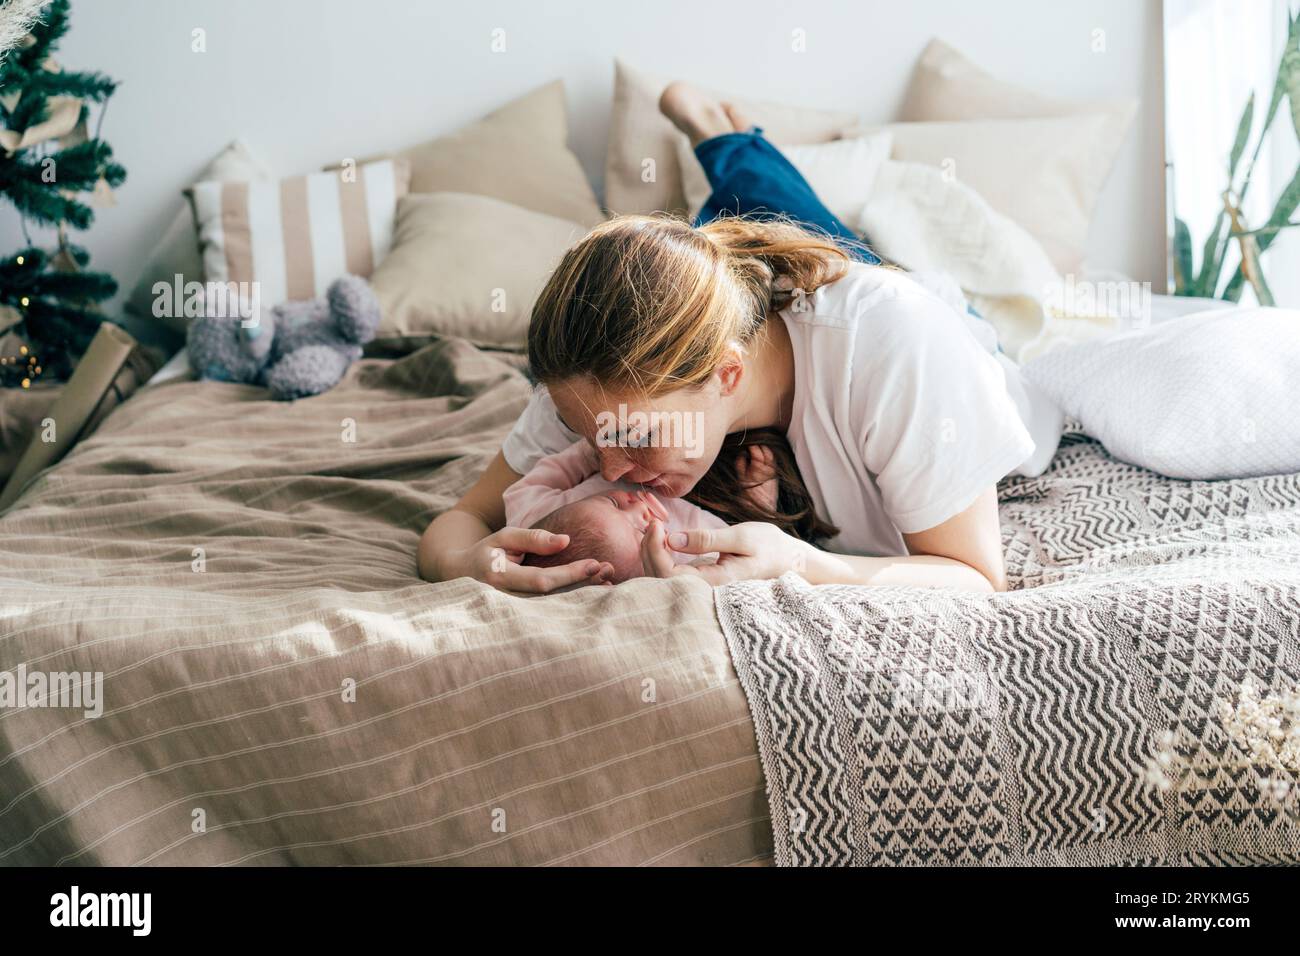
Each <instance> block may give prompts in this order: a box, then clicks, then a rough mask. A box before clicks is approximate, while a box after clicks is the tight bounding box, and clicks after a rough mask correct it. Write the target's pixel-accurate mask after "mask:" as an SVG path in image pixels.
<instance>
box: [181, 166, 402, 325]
mask: <svg viewBox="0 0 1300 956" xmlns="http://www.w3.org/2000/svg"><path fill="white" fill-rule="evenodd" d="M408 176H409V171H408V169H407V166H406V162H405V161H404V160H400V159H398V160H387V159H386V160H381V161H380V162H377V163H367V164H365V165H362V166H359V167H358V168H357V169H355V170H346V171H335V172H323V173H312V174H311V175H309V176H295V177H292V178H290V179H282V180H280V181H279V182H271V183H264V182H254V183H231V182H225V183H223V182H203V183H195V184H194V185H193V186H191V187H190V188H189V189H188V190H187V193H188V195H189V197H190V201H191V202H192V203H193V204H194V219H195V222H197V223H198V227H199V247H200V249H201V250H202V253H203V275H204V278H205V279H206V280H207V281H209V282H223V283H228V282H236V283H256V294H257V297H258V300H257V302H258V304H259V305H265V306H266V307H268V308H270V307H273V306H276V305H279V304H280V303H281V302H286V301H290V300H298V299H314V298H316V297H318V296H321V295H324V294H325V291H326V289H327V288H328V287H329V285H330V283H332V282H333V281H334V280H335V279H338V278H339V277H340V276H343V275H356V276H362V277H363V278H364V277H367V276H369V275H370V274H371V273H372V272H374V269H375V265H376V264H377V263H378V262H380V261H382V260H383V258H384V256H385V255H387V254H388V250H389V248H390V246H391V245H392V241H393V217H394V214H395V212H396V208H397V201H398V200H399V199H401V198H402V197H403V196H404V195H406V184H407V179H408Z"/></svg>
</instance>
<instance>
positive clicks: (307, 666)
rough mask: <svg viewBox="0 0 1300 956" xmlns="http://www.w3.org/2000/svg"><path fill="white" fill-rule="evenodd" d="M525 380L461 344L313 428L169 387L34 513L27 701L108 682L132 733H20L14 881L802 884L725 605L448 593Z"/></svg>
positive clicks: (11, 857) (364, 388) (276, 408)
mask: <svg viewBox="0 0 1300 956" xmlns="http://www.w3.org/2000/svg"><path fill="white" fill-rule="evenodd" d="M515 364H516V363H515V362H513V361H511V360H510V359H509V358H508V357H505V356H500V355H494V354H491V353H485V352H480V351H478V350H476V349H475V348H473V347H472V346H469V345H467V344H465V343H463V342H459V341H446V342H441V343H436V344H434V345H432V346H430V347H428V348H426V349H423V350H421V351H420V352H417V353H415V354H413V355H411V356H408V357H406V358H403V359H401V360H399V361H395V362H388V361H380V360H367V361H365V362H362V363H359V364H358V365H357V366H355V367H354V368H353V369H352V371H351V372H350V374H349V376H348V378H347V379H346V380H345V382H343V383H341V384H340V385H339V386H338V387H336V388H335V389H334V390H332V391H331V392H328V393H326V394H325V395H322V396H319V397H317V398H313V399H308V400H305V401H301V402H297V403H292V404H288V403H285V404H281V403H275V402H270V401H267V400H265V392H264V391H262V390H260V389H255V388H251V387H245V386H238V385H229V384H220V383H213V382H182V383H171V384H167V385H161V386H156V387H152V388H148V389H145V390H143V391H141V392H140V393H138V394H137V395H136V396H135V397H134V398H132V399H131V401H130V402H128V403H127V404H126V405H124V406H123V407H122V408H120V409H118V410H117V411H116V412H115V413H114V414H113V415H112V416H111V417H110V418H109V419H108V420H107V421H106V422H105V423H104V424H103V425H102V426H101V427H100V428H99V430H98V431H97V432H96V433H95V435H94V436H93V437H91V438H90V439H88V440H86V441H85V442H83V443H82V444H81V445H80V446H78V447H77V448H76V449H75V450H74V451H73V452H72V453H71V454H70V455H69V456H68V457H67V458H66V459H65V460H64V461H63V462H61V463H60V464H59V465H58V466H56V467H55V468H53V469H51V470H50V471H48V472H47V473H45V474H44V475H43V476H42V477H41V478H39V479H38V480H37V481H36V482H35V483H34V484H33V485H31V486H30V487H29V488H28V490H27V492H26V493H25V494H24V495H23V497H22V498H21V499H20V500H19V501H18V502H17V504H16V505H15V506H14V507H13V508H12V509H11V510H10V511H9V512H8V513H6V514H4V515H3V516H0V672H8V674H9V675H10V679H11V680H12V679H13V678H14V676H15V675H17V674H18V673H19V671H20V665H21V666H22V668H25V672H26V673H27V674H28V675H30V674H31V673H33V672H39V673H58V672H87V673H91V674H93V673H101V674H102V675H103V707H104V709H103V714H102V716H98V717H93V716H92V717H87V716H85V714H84V711H83V710H81V709H72V708H67V707H45V706H42V707H34V706H11V707H3V708H0V865H14V864H52V863H72V864H94V863H102V864H115V865H132V864H203V865H207V864H223V865H224V864H318V865H333V864H412V863H446V864H633V865H635V864H688V863H710V864H735V863H744V862H751V861H754V860H762V859H764V858H766V857H768V856H770V854H771V848H772V837H771V832H770V825H769V822H768V809H767V803H766V799H765V796H764V786H763V777H762V773H761V770H760V766H759V761H758V756H757V750H756V745H755V739H754V731H753V726H752V724H751V722H750V716H749V710H748V707H747V705H746V702H745V698H744V695H743V693H742V691H741V689H740V687H739V685H738V683H737V680H736V674H735V672H734V670H733V668H732V665H731V661H730V658H729V656H728V653H727V650H726V646H725V643H724V641H723V638H722V634H721V632H720V630H719V628H718V624H717V620H716V616H715V613H714V609H713V599H712V592H711V591H710V589H709V588H707V587H706V586H704V585H702V584H700V583H699V582H696V581H675V582H661V581H651V580H642V581H637V582H633V583H630V584H626V585H623V586H620V587H617V588H587V589H583V590H580V591H578V592H574V593H571V594H567V595H557V596H551V597H546V598H524V597H516V596H512V595H508V594H504V593H500V592H497V591H494V590H492V589H491V588H488V587H485V586H482V585H480V584H478V583H476V582H472V581H469V580H468V579H462V580H458V581H451V582H446V583H442V584H428V583H425V582H423V581H421V580H420V579H419V578H418V576H417V574H416V569H415V558H414V555H415V548H416V542H417V539H418V537H419V534H420V532H421V531H422V530H423V528H424V527H425V526H426V524H427V523H428V521H429V520H430V519H431V518H432V517H433V516H434V515H436V514H438V513H439V512H440V511H442V510H444V509H446V508H447V507H448V506H449V505H450V504H452V502H454V501H455V499H456V498H457V497H458V495H459V494H460V493H461V492H462V491H464V489H465V488H467V487H468V486H469V484H470V483H471V482H472V481H473V480H474V478H475V476H476V475H477V474H478V473H479V472H480V471H481V469H482V468H483V466H484V465H485V464H486V462H487V461H488V460H489V459H490V457H491V456H492V455H493V454H494V453H495V452H496V450H497V448H498V447H499V445H500V441H501V438H502V437H503V435H504V434H505V432H506V430H507V429H508V427H509V425H510V424H511V423H512V422H513V421H514V419H515V417H516V416H517V415H518V413H519V411H520V410H521V409H522V408H523V405H524V402H525V400H526V398H527V384H526V382H525V381H524V379H523V377H522V376H521V375H520V373H519V372H518V370H517V368H515V367H514V366H515ZM349 439H353V440H349ZM25 703H31V701H26V702H25Z"/></svg>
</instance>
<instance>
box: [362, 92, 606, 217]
mask: <svg viewBox="0 0 1300 956" xmlns="http://www.w3.org/2000/svg"><path fill="white" fill-rule="evenodd" d="M568 136H569V132H568V113H567V109H566V106H565V102H564V84H563V82H561V81H560V80H556V81H554V82H553V83H548V84H547V85H545V86H542V87H539V88H538V89H536V90H533V91H532V92H531V93H527V94H525V95H524V96H521V97H520V98H519V99H517V100H514V101H512V102H510V103H507V104H506V105H505V106H502V107H501V108H500V109H497V110H495V111H493V112H491V113H489V114H488V115H487V116H485V117H484V118H483V119H481V120H479V121H478V122H476V123H472V124H470V125H469V126H466V127H463V128H461V129H459V130H457V131H456V132H454V133H448V134H447V135H446V136H439V137H438V138H437V139H432V140H429V141H428V142H427V143H421V144H420V145H418V146H412V147H410V148H409V149H405V150H402V151H400V152H397V153H393V154H392V156H393V157H395V158H401V159H405V160H407V161H408V162H409V163H410V164H411V192H413V193H436V192H459V193H475V194H478V195H481V196H492V197H493V198H496V199H501V200H504V201H505V202H509V203H514V204H515V205H517V206H522V207H523V208H525V209H532V210H535V211H537V212H543V213H546V214H547V215H550V216H557V217H559V218H561V219H568V220H570V221H572V222H580V223H582V224H583V225H584V226H594V225H595V224H596V223H598V222H600V221H601V220H603V219H604V218H605V216H604V214H603V213H602V212H601V211H600V204H599V203H598V202H597V201H596V194H595V193H594V192H592V189H591V184H590V183H589V182H588V181H587V176H586V173H584V172H583V171H582V165H581V164H580V163H579V162H578V158H577V157H576V156H574V155H573V153H572V152H570V151H569V147H568V145H567V141H568ZM382 158H385V157H383V156H377V157H370V159H366V160H362V162H369V161H371V160H373V159H382Z"/></svg>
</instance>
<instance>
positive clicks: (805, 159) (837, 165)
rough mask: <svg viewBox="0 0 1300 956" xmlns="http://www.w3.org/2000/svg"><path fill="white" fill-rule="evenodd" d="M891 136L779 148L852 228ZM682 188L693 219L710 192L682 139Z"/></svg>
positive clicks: (884, 133) (679, 152) (679, 151)
mask: <svg viewBox="0 0 1300 956" xmlns="http://www.w3.org/2000/svg"><path fill="white" fill-rule="evenodd" d="M892 144H893V134H891V133H890V132H889V131H888V130H884V131H881V132H878V133H872V134H869V135H866V136H857V137H854V138H852V139H837V140H832V141H831V142H829V143H820V144H818V145H815V146H782V147H780V149H781V153H782V154H783V155H784V156H785V158H786V159H788V160H789V161H790V163H791V165H792V166H794V168H795V169H797V170H798V171H799V174H800V175H801V176H803V178H804V179H806V180H807V181H808V185H809V186H811V187H812V189H813V192H815V193H816V194H817V196H818V198H819V199H821V201H822V203H823V204H824V205H825V206H826V208H827V209H829V210H830V211H831V212H833V213H834V214H835V215H836V216H837V217H838V218H839V219H840V220H841V221H843V222H844V223H845V224H846V225H848V226H849V227H850V228H853V227H854V225H855V224H856V223H857V221H858V218H859V217H860V216H861V215H862V209H863V207H864V206H865V205H866V204H867V200H868V199H870V198H871V190H872V187H873V186H874V185H875V182H876V176H877V175H878V174H879V173H880V168H881V167H882V166H883V165H884V164H885V162H886V161H887V160H888V159H889V151H890V147H891V146H892ZM677 160H678V163H679V164H680V166H681V170H682V189H683V192H684V193H685V195H686V205H687V208H688V209H689V210H690V214H691V216H692V217H694V216H695V215H696V213H698V212H699V211H700V207H701V206H703V205H704V203H705V202H706V201H707V200H708V198H709V195H710V193H711V192H712V190H711V188H710V186H709V180H708V177H707V176H705V175H704V169H703V168H702V167H701V166H700V163H699V160H697V159H696V158H695V150H693V149H691V144H690V143H689V142H688V141H687V139H686V138H685V137H682V138H681V139H680V141H679V143H678V148H677Z"/></svg>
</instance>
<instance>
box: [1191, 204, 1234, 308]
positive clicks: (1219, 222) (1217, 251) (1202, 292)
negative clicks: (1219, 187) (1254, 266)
mask: <svg viewBox="0 0 1300 956" xmlns="http://www.w3.org/2000/svg"><path fill="white" fill-rule="evenodd" d="M1223 220H1224V212H1223V210H1222V209H1220V210H1219V214H1218V215H1217V216H1215V217H1214V226H1213V228H1211V229H1210V234H1209V235H1208V236H1206V237H1205V248H1204V249H1202V250H1201V271H1200V272H1198V273H1197V274H1196V282H1195V283H1194V284H1193V286H1192V291H1191V293H1189V294H1190V295H1199V296H1206V297H1212V296H1213V295H1214V290H1215V289H1217V288H1218V286H1219V273H1220V271H1221V270H1222V269H1223V254H1224V251H1225V250H1226V248H1227V245H1228V237H1227V236H1225V235H1223Z"/></svg>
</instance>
